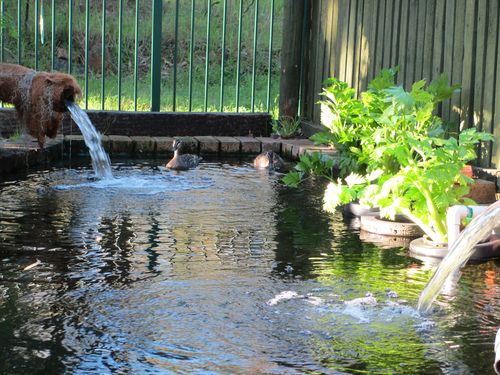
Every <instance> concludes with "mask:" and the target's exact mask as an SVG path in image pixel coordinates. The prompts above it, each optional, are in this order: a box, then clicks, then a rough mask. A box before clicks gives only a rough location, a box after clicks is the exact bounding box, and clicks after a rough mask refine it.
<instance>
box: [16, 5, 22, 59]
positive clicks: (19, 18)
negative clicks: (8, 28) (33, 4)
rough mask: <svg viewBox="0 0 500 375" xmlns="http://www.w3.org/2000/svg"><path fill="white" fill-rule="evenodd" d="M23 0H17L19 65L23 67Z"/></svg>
mask: <svg viewBox="0 0 500 375" xmlns="http://www.w3.org/2000/svg"><path fill="white" fill-rule="evenodd" d="M21 17H22V15H21V0H17V63H18V64H19V65H21V63H22V59H21V55H22V49H23V47H22V46H23V44H22V40H23V30H22V28H21Z"/></svg>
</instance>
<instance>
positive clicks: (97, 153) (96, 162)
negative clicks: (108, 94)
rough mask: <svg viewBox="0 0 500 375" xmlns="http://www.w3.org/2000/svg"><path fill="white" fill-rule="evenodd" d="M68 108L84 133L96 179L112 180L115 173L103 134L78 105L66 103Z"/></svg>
mask: <svg viewBox="0 0 500 375" xmlns="http://www.w3.org/2000/svg"><path fill="white" fill-rule="evenodd" d="M66 106H67V107H68V110H69V112H70V113H71V118H72V119H73V121H74V122H75V123H76V125H78V128H80V131H81V132H82V135H83V139H84V141H85V144H86V145H87V147H88V149H89V153H90V157H91V159H92V168H94V172H95V175H96V177H97V178H99V179H112V178H113V173H112V172H111V162H110V160H109V156H108V154H107V153H106V151H104V148H103V147H102V144H101V134H100V133H99V132H98V131H97V130H96V128H95V126H94V125H93V124H92V121H90V119H89V116H88V115H87V113H86V112H85V111H83V110H82V109H81V108H80V107H79V106H78V104H76V103H74V102H70V101H66Z"/></svg>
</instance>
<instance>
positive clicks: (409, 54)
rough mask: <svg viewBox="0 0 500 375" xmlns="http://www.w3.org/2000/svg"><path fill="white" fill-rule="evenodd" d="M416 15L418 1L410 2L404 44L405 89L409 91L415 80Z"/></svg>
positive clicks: (412, 0)
mask: <svg viewBox="0 0 500 375" xmlns="http://www.w3.org/2000/svg"><path fill="white" fill-rule="evenodd" d="M417 15H418V0H411V1H410V4H409V8H408V18H409V22H408V36H407V42H406V61H405V66H406V74H405V81H404V82H405V87H406V89H407V90H410V88H411V85H412V84H413V82H414V78H415V58H416V50H417V34H418V30H417Z"/></svg>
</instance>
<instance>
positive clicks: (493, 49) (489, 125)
mask: <svg viewBox="0 0 500 375" xmlns="http://www.w3.org/2000/svg"><path fill="white" fill-rule="evenodd" d="M498 11H499V6H498V2H497V1H489V4H488V9H487V12H486V17H487V20H486V30H485V32H486V38H485V40H486V45H485V49H486V53H485V63H484V80H483V107H482V111H481V112H482V117H483V118H482V126H481V128H482V130H483V131H485V132H489V133H493V111H494V100H495V95H496V96H500V93H499V92H498V91H495V78H496V79H497V80H498V79H499V77H498V76H495V68H496V67H497V64H498V62H497V61H496V55H497V49H498V44H497V39H498V34H499V31H498V30H499V29H498V27H499V23H498V22H499V21H498ZM496 136H497V143H498V142H500V134H498V133H497V134H496ZM481 146H482V147H481V149H480V154H479V155H480V158H479V163H478V164H479V165H480V166H481V167H483V168H490V165H491V156H492V142H487V143H485V144H482V145H481Z"/></svg>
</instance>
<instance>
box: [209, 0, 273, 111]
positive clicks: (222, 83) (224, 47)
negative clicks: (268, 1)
mask: <svg viewBox="0 0 500 375" xmlns="http://www.w3.org/2000/svg"><path fill="white" fill-rule="evenodd" d="M273 1H274V0H273ZM226 24H227V0H224V10H223V16H222V47H221V57H220V59H221V61H220V106H219V110H220V111H221V112H223V111H224V65H225V62H226Z"/></svg>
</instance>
